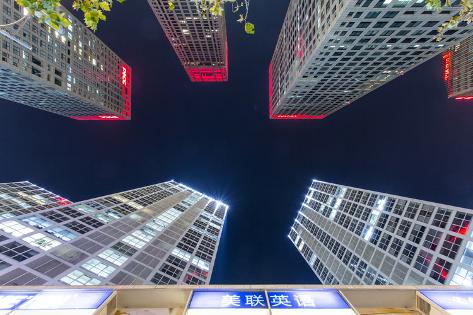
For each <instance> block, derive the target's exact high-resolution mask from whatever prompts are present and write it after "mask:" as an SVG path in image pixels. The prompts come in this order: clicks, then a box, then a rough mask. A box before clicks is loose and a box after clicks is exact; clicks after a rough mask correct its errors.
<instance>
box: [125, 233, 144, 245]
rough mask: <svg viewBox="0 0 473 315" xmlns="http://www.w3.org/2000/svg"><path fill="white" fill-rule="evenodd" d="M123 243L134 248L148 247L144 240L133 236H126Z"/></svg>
mask: <svg viewBox="0 0 473 315" xmlns="http://www.w3.org/2000/svg"><path fill="white" fill-rule="evenodd" d="M123 242H124V243H127V244H129V245H131V246H133V247H136V248H142V247H143V246H145V245H146V243H145V242H143V241H142V240H140V239H138V238H136V237H134V236H131V235H128V236H126V237H125V238H124V239H123Z"/></svg>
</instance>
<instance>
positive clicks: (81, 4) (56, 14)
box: [15, 0, 125, 31]
mask: <svg viewBox="0 0 473 315" xmlns="http://www.w3.org/2000/svg"><path fill="white" fill-rule="evenodd" d="M15 1H16V2H17V3H18V5H20V6H22V7H24V8H26V10H27V11H28V13H29V14H31V15H33V16H36V17H37V18H38V19H39V21H40V22H42V23H47V24H48V25H50V26H51V27H52V28H54V29H55V30H60V29H61V28H62V29H64V28H67V27H68V26H70V25H71V22H70V21H69V20H68V19H67V18H66V16H65V14H64V13H63V12H61V11H60V10H59V8H60V7H61V0H15ZM115 1H116V2H118V3H123V2H125V0H115ZM113 2H114V0H73V2H72V7H73V8H74V9H75V10H81V11H82V12H83V13H84V22H85V25H87V27H88V28H90V29H91V30H93V31H95V30H97V26H98V24H99V22H100V21H106V20H107V16H106V15H105V14H106V12H109V11H110V10H111V8H112V6H113Z"/></svg>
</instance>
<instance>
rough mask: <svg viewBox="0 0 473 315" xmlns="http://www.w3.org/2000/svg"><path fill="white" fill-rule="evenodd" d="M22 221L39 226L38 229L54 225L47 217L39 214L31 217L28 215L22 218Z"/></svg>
mask: <svg viewBox="0 0 473 315" xmlns="http://www.w3.org/2000/svg"><path fill="white" fill-rule="evenodd" d="M21 221H23V222H25V223H28V224H29V225H31V226H34V227H37V228H38V229H44V228H47V227H49V226H51V225H52V223H51V222H49V221H48V220H46V219H45V218H43V217H41V216H37V215H33V216H31V217H26V218H23V219H21Z"/></svg>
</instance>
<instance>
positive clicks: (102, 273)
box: [82, 258, 115, 278]
mask: <svg viewBox="0 0 473 315" xmlns="http://www.w3.org/2000/svg"><path fill="white" fill-rule="evenodd" d="M82 268H84V269H86V270H89V271H90V272H92V273H94V274H96V275H97V276H99V277H102V278H107V277H108V276H110V275H111V274H112V273H113V272H114V271H115V268H114V267H112V266H109V265H106V264H104V263H103V262H101V261H100V260H98V259H95V258H93V259H90V260H88V261H86V262H85V263H84V264H82Z"/></svg>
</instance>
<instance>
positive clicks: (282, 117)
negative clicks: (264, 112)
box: [269, 63, 327, 120]
mask: <svg viewBox="0 0 473 315" xmlns="http://www.w3.org/2000/svg"><path fill="white" fill-rule="evenodd" d="M325 117H327V115H305V114H291V115H278V114H273V64H272V63H271V64H269V119H275V120H309V119H311V120H317V119H324V118H325Z"/></svg>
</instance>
